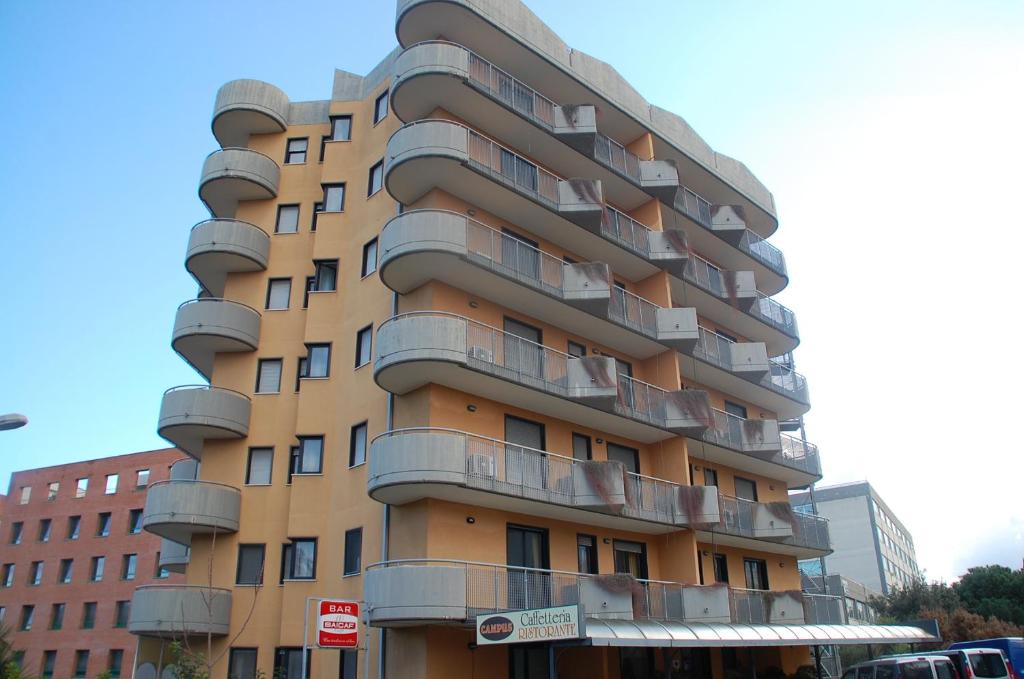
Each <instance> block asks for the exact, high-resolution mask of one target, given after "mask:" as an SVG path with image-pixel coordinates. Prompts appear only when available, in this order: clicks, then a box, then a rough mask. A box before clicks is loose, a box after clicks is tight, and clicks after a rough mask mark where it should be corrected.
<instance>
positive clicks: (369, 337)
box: [356, 325, 373, 368]
mask: <svg viewBox="0 0 1024 679" xmlns="http://www.w3.org/2000/svg"><path fill="white" fill-rule="evenodd" d="M372 347H373V326H372V325H368V326H366V327H365V328H363V329H362V330H360V331H359V332H358V333H356V367H357V368H358V367H359V366H362V365H366V364H367V363H369V362H370V355H371V349H372Z"/></svg>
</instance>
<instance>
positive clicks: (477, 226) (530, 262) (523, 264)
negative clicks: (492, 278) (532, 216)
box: [466, 218, 565, 295]
mask: <svg viewBox="0 0 1024 679" xmlns="http://www.w3.org/2000/svg"><path fill="white" fill-rule="evenodd" d="M466 249H467V250H469V253H470V255H473V256H475V257H476V258H482V259H484V260H485V261H486V262H487V263H488V265H489V266H490V267H491V268H492V269H495V270H497V271H500V272H502V273H503V274H505V275H507V276H509V277H511V278H518V279H523V280H526V281H527V282H528V283H529V284H530V285H531V286H533V287H539V288H541V289H543V290H545V291H547V292H548V293H550V294H553V295H561V294H562V289H563V286H564V283H565V277H564V275H563V274H564V270H565V268H564V267H565V262H564V261H563V260H562V259H561V258H559V257H555V256H554V255H552V254H550V253H547V252H544V251H543V250H540V249H539V248H536V247H534V246H532V245H530V244H529V243H526V242H525V241H522V240H520V239H518V238H516V237H515V236H511V235H509V234H507V233H502V232H501V231H498V230H497V229H492V228H491V227H489V226H487V225H486V224H483V223H481V222H478V221H476V220H475V219H469V218H467V219H466Z"/></svg>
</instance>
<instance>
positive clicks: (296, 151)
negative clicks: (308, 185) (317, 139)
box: [284, 137, 309, 165]
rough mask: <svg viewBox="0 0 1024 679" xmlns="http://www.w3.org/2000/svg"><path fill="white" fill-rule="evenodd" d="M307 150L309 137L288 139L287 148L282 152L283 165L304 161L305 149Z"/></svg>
mask: <svg viewBox="0 0 1024 679" xmlns="http://www.w3.org/2000/svg"><path fill="white" fill-rule="evenodd" d="M308 150H309V137H303V138H301V139H289V140H288V149H287V150H286V151H285V152H284V163H285V165H294V164H296V163H304V162H306V151H308Z"/></svg>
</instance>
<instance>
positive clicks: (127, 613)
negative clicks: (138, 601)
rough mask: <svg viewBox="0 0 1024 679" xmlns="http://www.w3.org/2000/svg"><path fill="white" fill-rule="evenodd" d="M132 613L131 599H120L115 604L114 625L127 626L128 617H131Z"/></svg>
mask: <svg viewBox="0 0 1024 679" xmlns="http://www.w3.org/2000/svg"><path fill="white" fill-rule="evenodd" d="M129 579H130V578H129ZM131 613H132V602H131V601H118V602H117V603H116V604H114V627H127V626H128V618H129V617H131Z"/></svg>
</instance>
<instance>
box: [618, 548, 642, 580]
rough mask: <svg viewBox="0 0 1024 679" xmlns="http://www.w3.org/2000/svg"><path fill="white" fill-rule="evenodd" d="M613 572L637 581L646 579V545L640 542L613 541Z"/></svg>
mask: <svg viewBox="0 0 1024 679" xmlns="http://www.w3.org/2000/svg"><path fill="white" fill-rule="evenodd" d="M612 550H613V553H614V556H615V572H616V573H626V574H628V575H632V576H633V577H634V578H636V579H637V580H646V579H647V545H645V544H644V543H642V542H629V541H626V540H614V541H613V542H612Z"/></svg>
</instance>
